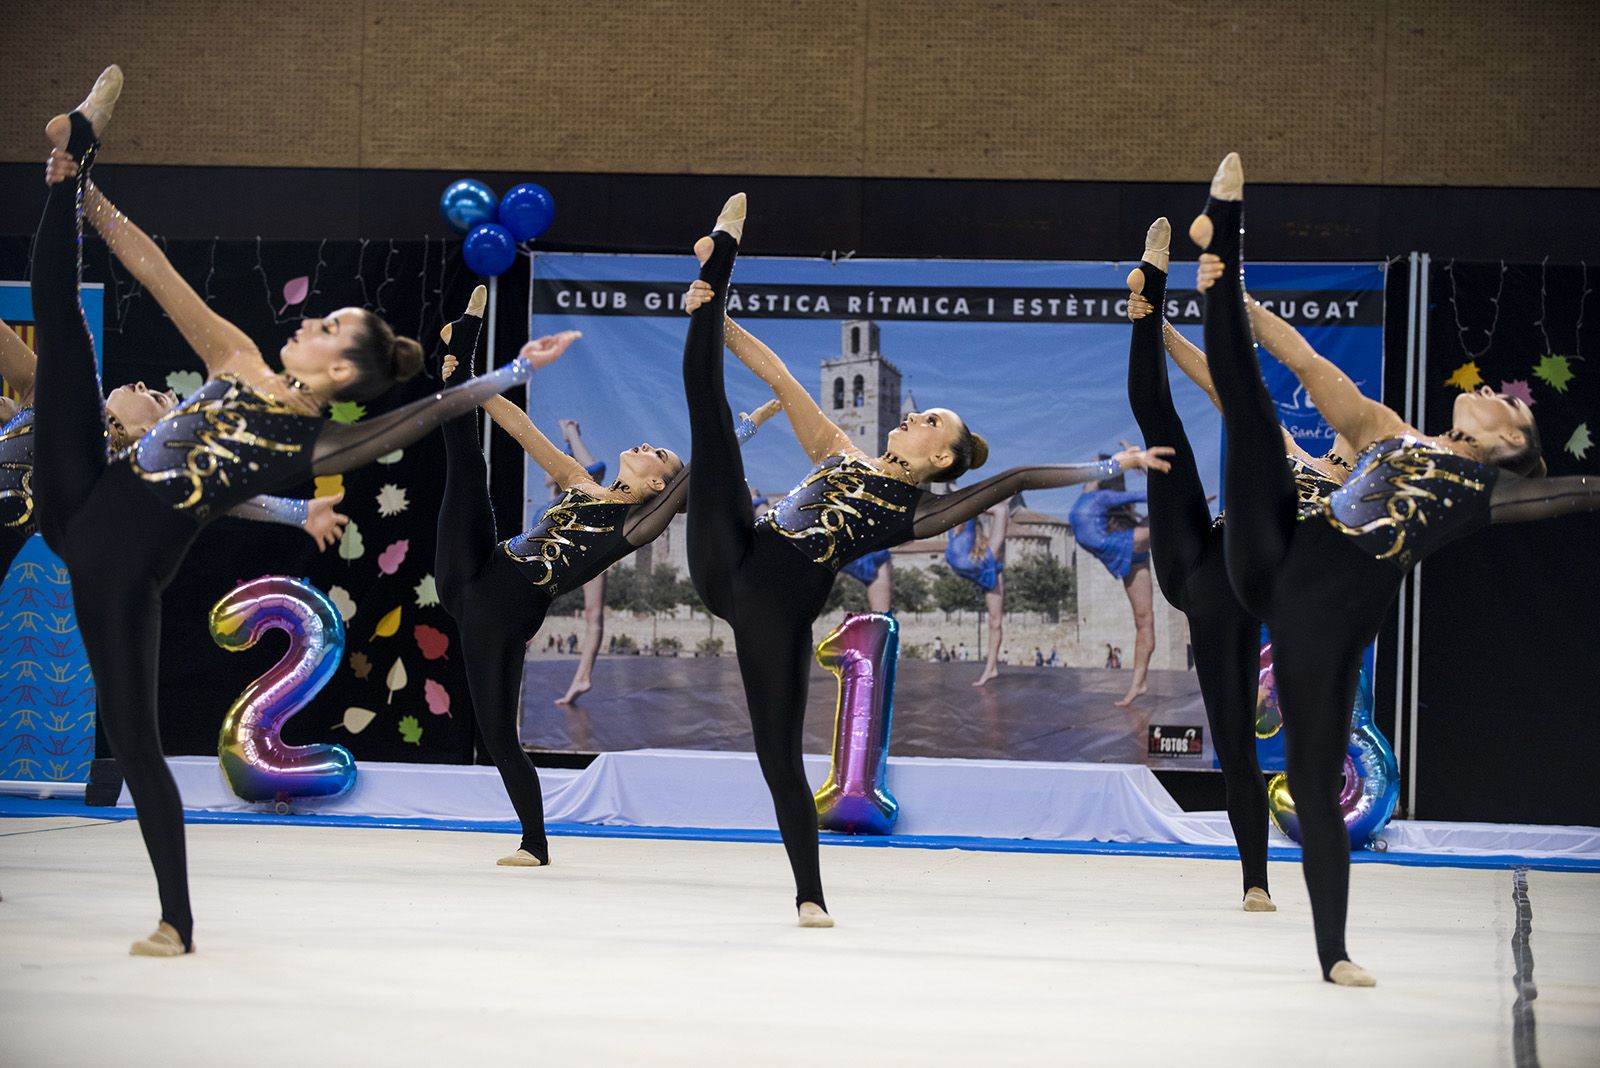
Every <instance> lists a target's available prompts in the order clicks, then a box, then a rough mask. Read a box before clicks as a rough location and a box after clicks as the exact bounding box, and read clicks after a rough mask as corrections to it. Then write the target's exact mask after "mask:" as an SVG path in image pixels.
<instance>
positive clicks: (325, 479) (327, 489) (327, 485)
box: [316, 475, 344, 497]
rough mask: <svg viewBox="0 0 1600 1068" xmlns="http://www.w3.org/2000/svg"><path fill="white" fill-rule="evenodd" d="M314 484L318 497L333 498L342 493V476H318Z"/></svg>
mask: <svg viewBox="0 0 1600 1068" xmlns="http://www.w3.org/2000/svg"><path fill="white" fill-rule="evenodd" d="M316 484H317V491H316V492H317V496H318V497H334V496H337V495H338V494H341V493H343V492H344V476H343V475H318V476H317V477H316Z"/></svg>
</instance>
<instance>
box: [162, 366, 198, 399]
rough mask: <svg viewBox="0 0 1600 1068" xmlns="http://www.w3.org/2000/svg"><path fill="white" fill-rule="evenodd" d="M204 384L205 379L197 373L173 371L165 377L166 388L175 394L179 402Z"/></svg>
mask: <svg viewBox="0 0 1600 1068" xmlns="http://www.w3.org/2000/svg"><path fill="white" fill-rule="evenodd" d="M205 382H206V380H205V377H204V376H203V375H201V374H200V372H199V371H173V372H172V373H170V374H168V375H167V388H168V389H170V390H172V392H174V393H176V394H177V395H178V399H179V400H182V399H183V398H185V397H187V396H188V395H189V394H191V393H193V392H194V391H195V390H197V389H199V388H200V387H201V386H203V385H205Z"/></svg>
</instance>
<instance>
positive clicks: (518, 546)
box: [505, 493, 618, 586]
mask: <svg viewBox="0 0 1600 1068" xmlns="http://www.w3.org/2000/svg"><path fill="white" fill-rule="evenodd" d="M579 495H581V496H582V498H583V499H581V500H573V499H572V498H573V496H574V494H571V493H569V494H568V495H567V496H566V497H563V498H562V499H561V500H560V501H558V502H557V503H555V504H552V505H551V506H550V507H549V508H547V509H545V513H544V515H542V516H540V517H539V525H538V526H537V527H535V528H534V529H533V530H531V531H529V532H528V533H526V534H522V535H520V536H518V537H515V538H513V539H511V540H510V541H508V542H506V543H505V551H506V555H507V556H509V557H511V559H513V560H515V561H516V562H517V563H519V564H521V565H523V566H524V567H526V568H533V569H536V570H535V571H534V572H533V573H532V574H528V581H529V582H531V583H533V585H535V586H548V585H550V584H551V583H552V582H554V581H555V580H556V579H557V578H558V577H559V576H560V574H561V572H562V570H563V569H565V568H568V567H570V566H571V565H572V557H571V555H570V554H571V552H572V551H573V550H574V549H576V550H578V551H580V552H581V551H584V546H583V545H582V544H581V538H580V541H574V540H572V538H570V537H568V535H579V536H581V535H584V534H609V533H611V532H612V531H613V530H615V529H616V523H615V522H614V521H607V520H606V519H605V517H603V516H602V517H600V518H591V517H589V516H588V515H586V514H585V513H586V512H588V511H591V510H593V509H595V508H605V509H608V510H612V509H615V508H616V507H617V503H618V502H616V501H602V500H598V499H596V498H594V497H590V496H589V495H588V494H581V493H580V494H579ZM537 531H543V532H544V533H543V534H538V533H536V532H537ZM513 546H515V548H513ZM532 547H537V548H536V549H534V551H529V550H530V548H532ZM541 568H542V569H543V570H542V571H540V570H537V569H541ZM525 573H526V572H525Z"/></svg>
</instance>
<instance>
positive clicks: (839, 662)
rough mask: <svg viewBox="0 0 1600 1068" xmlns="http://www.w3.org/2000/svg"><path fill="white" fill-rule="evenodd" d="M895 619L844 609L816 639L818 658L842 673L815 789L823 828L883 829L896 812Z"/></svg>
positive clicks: (858, 831) (837, 673) (861, 831)
mask: <svg viewBox="0 0 1600 1068" xmlns="http://www.w3.org/2000/svg"><path fill="white" fill-rule="evenodd" d="M899 659H900V624H899V623H897V622H895V618H894V617H893V616H890V615H884V614H882V613H878V612H863V613H861V614H859V615H852V616H848V617H846V619H845V621H844V622H843V623H841V624H839V625H838V626H837V627H835V628H834V629H833V630H832V632H830V633H829V634H828V636H827V637H826V638H823V639H822V641H821V642H820V643H818V645H817V663H819V664H821V665H822V666H823V667H825V668H827V669H828V670H829V671H831V672H833V674H834V675H835V676H837V678H838V680H839V706H838V711H837V712H836V713H835V716H834V721H833V767H832V768H831V769H829V771H828V781H827V782H825V783H823V784H822V789H820V790H818V791H817V825H818V826H819V827H821V828H822V829H823V830H825V831H844V832H847V833H850V834H888V833H889V832H890V831H891V830H893V829H894V821H895V819H896V818H897V817H898V816H899V815H900V803H899V802H898V801H896V800H895V799H894V796H893V795H891V794H890V793H889V787H888V783H887V780H888V775H889V721H890V718H891V716H890V714H891V712H892V711H893V709H894V668H895V664H896V663H897V662H898V661H899Z"/></svg>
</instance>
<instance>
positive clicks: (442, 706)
mask: <svg viewBox="0 0 1600 1068" xmlns="http://www.w3.org/2000/svg"><path fill="white" fill-rule="evenodd" d="M422 696H423V699H424V700H426V701H427V702H428V711H429V712H432V713H433V714H434V715H436V716H448V715H450V691H449V690H447V689H445V688H444V687H443V686H441V685H439V684H438V683H437V682H435V681H434V680H432V679H428V680H427V681H425V682H424V683H423V684H422Z"/></svg>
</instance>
